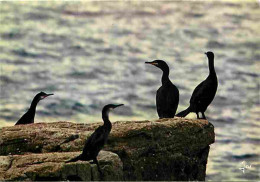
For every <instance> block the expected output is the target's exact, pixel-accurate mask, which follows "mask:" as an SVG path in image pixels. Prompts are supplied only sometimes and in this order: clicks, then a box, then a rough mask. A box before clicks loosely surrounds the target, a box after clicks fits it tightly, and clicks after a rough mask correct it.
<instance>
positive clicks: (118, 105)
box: [115, 104, 124, 108]
mask: <svg viewBox="0 0 260 182" xmlns="http://www.w3.org/2000/svg"><path fill="white" fill-rule="evenodd" d="M123 105H124V104H118V105H116V106H115V108H116V107H120V106H123Z"/></svg>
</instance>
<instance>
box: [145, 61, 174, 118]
mask: <svg viewBox="0 0 260 182" xmlns="http://www.w3.org/2000/svg"><path fill="white" fill-rule="evenodd" d="M145 63H146V64H151V65H154V66H156V67H158V68H160V69H161V70H162V71H163V75H162V79H161V81H162V86H161V87H160V88H159V89H158V90H157V93H156V108H157V113H158V115H159V118H174V116H175V113H176V110H177V108H178V104H179V90H178V88H177V87H176V86H175V85H174V84H173V83H172V82H171V81H170V79H169V72H170V71H169V66H168V65H167V63H166V62H164V61H163V60H154V61H151V62H145Z"/></svg>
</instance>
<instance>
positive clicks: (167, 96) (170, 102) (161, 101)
mask: <svg viewBox="0 0 260 182" xmlns="http://www.w3.org/2000/svg"><path fill="white" fill-rule="evenodd" d="M156 103H157V104H156V106H157V111H158V114H159V113H169V112H170V113H173V115H174V114H175V112H176V110H177V107H178V103H179V91H178V89H177V87H176V86H174V85H173V84H172V85H170V86H168V87H166V88H162V87H160V88H159V89H158V91H157V94H156ZM159 117H161V116H160V114H159ZM163 117H164V116H163Z"/></svg>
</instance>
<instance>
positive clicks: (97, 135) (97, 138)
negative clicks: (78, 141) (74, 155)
mask: <svg viewBox="0 0 260 182" xmlns="http://www.w3.org/2000/svg"><path fill="white" fill-rule="evenodd" d="M103 133H104V127H103V126H100V127H98V128H97V129H96V130H95V132H94V133H92V135H90V137H89V138H88V139H87V140H86V143H85V146H84V149H83V153H85V152H87V151H88V150H89V149H90V150H91V149H92V148H93V147H97V145H98V144H99V143H103V142H104V134H103Z"/></svg>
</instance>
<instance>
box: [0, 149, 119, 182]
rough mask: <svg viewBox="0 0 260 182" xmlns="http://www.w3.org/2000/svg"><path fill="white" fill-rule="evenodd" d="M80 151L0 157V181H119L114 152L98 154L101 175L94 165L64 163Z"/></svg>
mask: <svg viewBox="0 0 260 182" xmlns="http://www.w3.org/2000/svg"><path fill="white" fill-rule="evenodd" d="M79 154H80V152H64V153H60V152H55V153H44V154H27V155H9V156H0V180H30V181H43V180H44V181H54V180H59V181H60V180H73V181H78V180H80V181H82V180H83V181H90V180H94V181H97V180H106V181H111V180H122V179H123V164H122V162H121V160H120V158H119V157H118V155H116V154H115V153H112V152H107V151H101V152H100V154H99V156H98V160H99V164H100V167H101V170H102V172H103V175H102V176H101V175H100V173H99V172H98V169H97V165H96V164H91V163H90V162H88V161H78V162H73V163H64V161H66V160H68V159H70V158H72V157H75V156H76V155H79Z"/></svg>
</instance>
